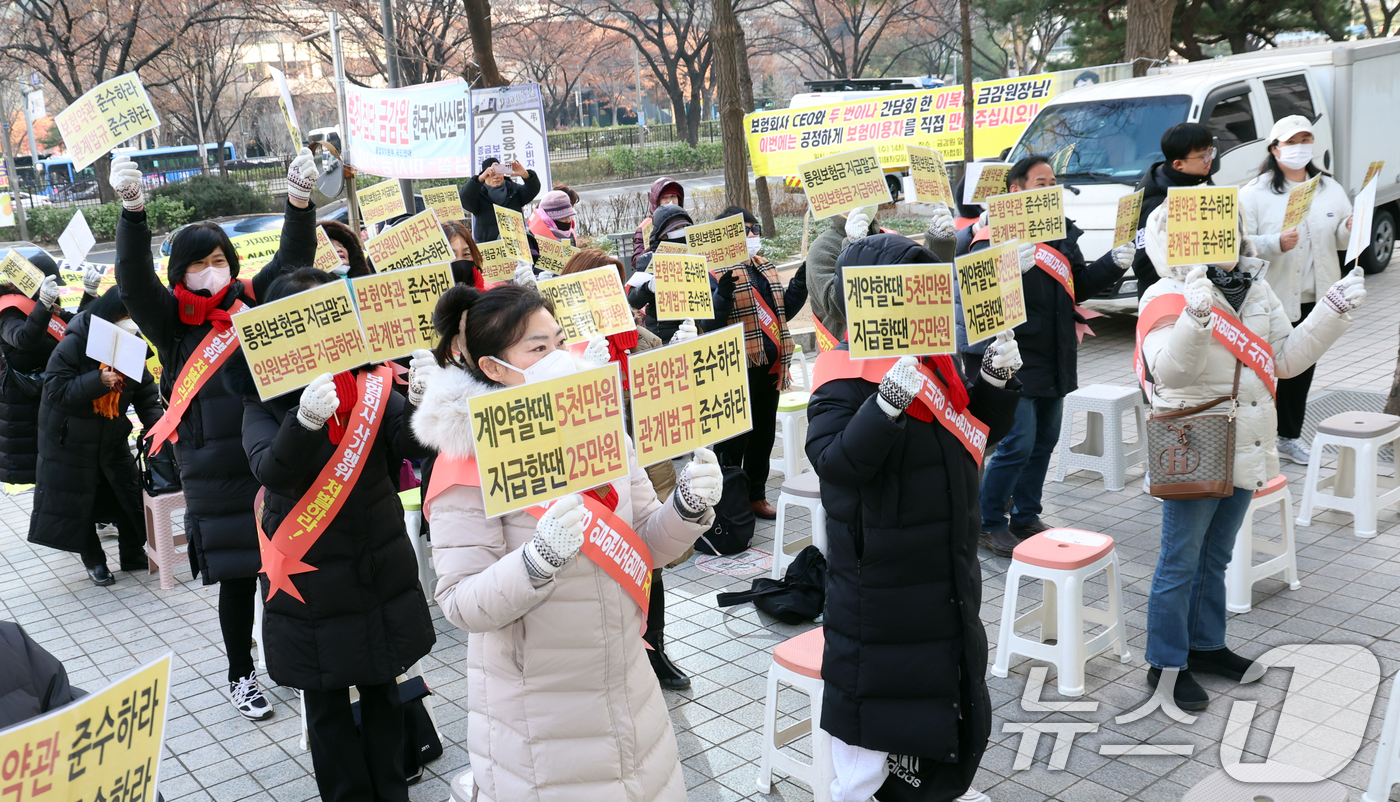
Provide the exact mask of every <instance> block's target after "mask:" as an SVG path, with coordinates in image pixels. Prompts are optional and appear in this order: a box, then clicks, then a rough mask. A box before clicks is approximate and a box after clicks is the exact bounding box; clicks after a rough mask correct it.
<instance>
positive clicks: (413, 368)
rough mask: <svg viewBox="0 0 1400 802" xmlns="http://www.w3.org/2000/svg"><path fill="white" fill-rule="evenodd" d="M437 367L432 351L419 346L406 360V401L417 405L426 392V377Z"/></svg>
mask: <svg viewBox="0 0 1400 802" xmlns="http://www.w3.org/2000/svg"><path fill="white" fill-rule="evenodd" d="M437 369H438V363H437V359H435V358H434V357H433V352H432V351H429V350H427V349H426V348H419V349H418V350H416V351H414V352H413V355H412V356H411V357H409V360H408V403H410V404H412V405H414V406H415V407H416V406H418V404H419V403H421V402H422V401H423V394H424V393H426V392H428V379H429V377H431V376H432V375H433V373H434V372H436V371H437Z"/></svg>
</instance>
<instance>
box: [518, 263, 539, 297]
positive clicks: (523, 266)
mask: <svg viewBox="0 0 1400 802" xmlns="http://www.w3.org/2000/svg"><path fill="white" fill-rule="evenodd" d="M516 261H517V262H519V264H518V265H516V266H515V278H514V281H515V283H516V284H519V285H520V286H522V287H529V288H531V289H534V290H538V289H539V287H538V286H537V285H536V283H535V268H533V267H531V266H530V263H529V262H527V261H525V260H524V259H517V260H516Z"/></svg>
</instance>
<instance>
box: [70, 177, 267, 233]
mask: <svg viewBox="0 0 1400 802" xmlns="http://www.w3.org/2000/svg"><path fill="white" fill-rule="evenodd" d="M151 195H152V197H154V198H168V199H169V200H172V201H179V202H181V203H183V204H185V206H187V207H189V209H190V214H191V215H192V218H193V219H195V220H209V219H211V218H214V217H228V216H229V215H235V214H259V213H261V212H266V211H269V208H270V207H271V203H270V197H269V196H268V194H267V193H265V192H258V191H257V190H255V189H254V188H252V187H250V186H247V185H246V184H241V183H239V182H237V181H234V180H233V179H230V178H222V177H219V176H209V177H207V178H206V177H205V176H196V177H194V178H189V179H186V180H184V181H179V182H176V183H174V184H166V185H165V186H163V187H158V188H156V190H155V191H154V192H152V193H151ZM94 233H95V230H94Z"/></svg>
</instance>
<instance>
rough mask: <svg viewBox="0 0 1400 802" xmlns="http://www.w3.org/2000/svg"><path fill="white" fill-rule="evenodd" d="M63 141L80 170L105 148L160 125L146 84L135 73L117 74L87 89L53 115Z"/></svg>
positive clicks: (74, 165)
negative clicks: (143, 84) (147, 94)
mask: <svg viewBox="0 0 1400 802" xmlns="http://www.w3.org/2000/svg"><path fill="white" fill-rule="evenodd" d="M53 121H54V124H55V125H57V126H58V130H59V133H61V134H62V135H63V144H64V145H65V146H66V148H67V151H68V156H69V157H70V158H71V159H72V160H73V169H74V170H81V169H83V168H85V167H87V166H88V165H90V164H92V163H93V162H95V161H97V160H98V159H99V158H101V157H102V156H103V155H105V154H106V153H107V151H109V150H111V149H112V148H114V147H116V146H117V145H119V144H121V143H122V142H125V141H126V140H128V139H130V138H132V137H134V136H136V135H137V134H139V133H142V132H143V131H149V130H151V129H152V128H155V127H156V126H157V125H160V120H159V119H158V118H157V117H156V110H155V107H153V106H152V105H151V99H150V98H149V97H147V96H146V87H144V86H142V85H141V79H140V78H138V77H137V76H136V73H134V72H129V73H127V74H125V75H118V76H117V77H116V78H113V79H111V80H110V81H103V82H102V83H100V84H98V85H97V86H95V87H93V88H92V89H90V90H88V92H87V93H85V94H84V95H83V96H82V97H80V98H78V99H77V101H76V102H74V103H72V104H70V105H69V106H68V108H66V109H64V110H63V111H61V112H59V113H58V116H56V117H54V120H53Z"/></svg>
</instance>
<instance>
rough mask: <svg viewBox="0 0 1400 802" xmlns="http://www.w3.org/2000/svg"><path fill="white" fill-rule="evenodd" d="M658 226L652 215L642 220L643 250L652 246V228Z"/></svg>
mask: <svg viewBox="0 0 1400 802" xmlns="http://www.w3.org/2000/svg"><path fill="white" fill-rule="evenodd" d="M655 226H656V223H654V222H652V219H651V218H650V217H647V218H645V219H643V220H642V250H646V249H647V248H650V247H651V230H652V228H653V227H655Z"/></svg>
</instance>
